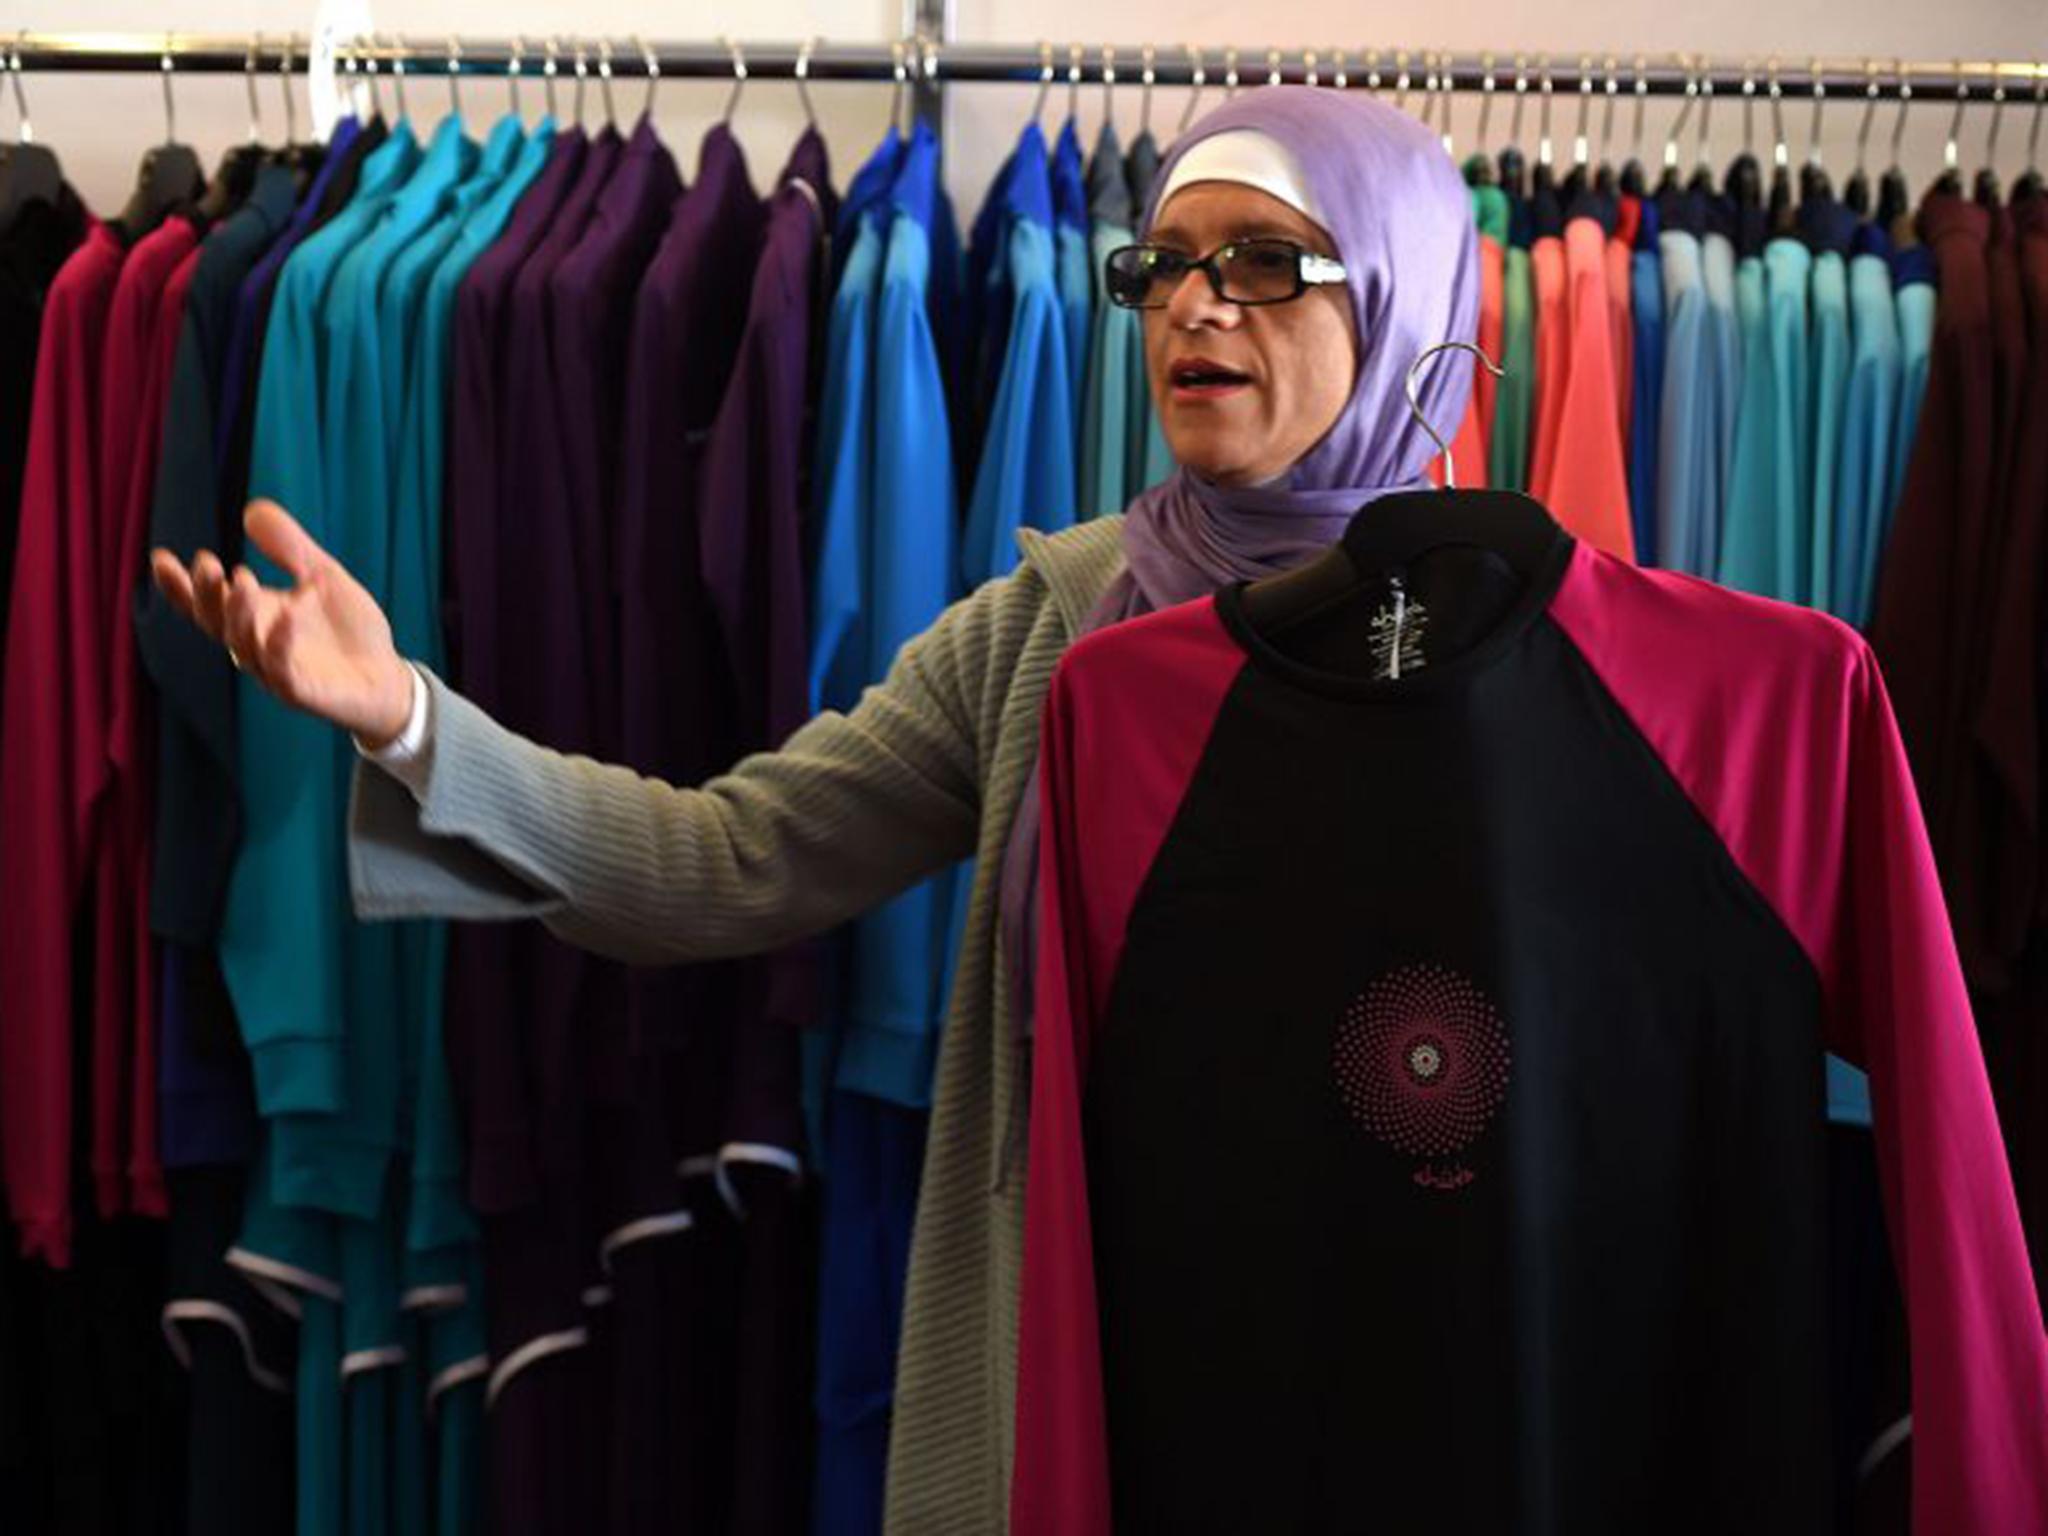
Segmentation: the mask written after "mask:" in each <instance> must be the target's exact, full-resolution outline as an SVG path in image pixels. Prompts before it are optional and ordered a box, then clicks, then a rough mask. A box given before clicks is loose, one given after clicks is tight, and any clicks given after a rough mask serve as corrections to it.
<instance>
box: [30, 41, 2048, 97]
mask: <svg viewBox="0 0 2048 1536" xmlns="http://www.w3.org/2000/svg"><path fill="white" fill-rule="evenodd" d="M250 41H251V39H250V36H249V34H247V33H240V34H234V33H196V32H177V33H170V34H168V35H167V34H164V33H160V32H158V33H143V32H24V33H22V34H21V35H20V42H19V48H20V53H21V65H22V69H23V70H24V71H25V72H28V73H85V74H130V73H155V72H161V70H162V68H163V64H162V61H163V57H164V55H165V53H166V52H168V53H169V54H170V55H171V57H172V59H173V60H174V62H175V68H176V71H177V73H179V74H181V75H200V74H240V73H242V72H244V71H246V70H247V69H248V67H249V58H250ZM743 46H744V48H745V50H746V57H747V72H748V75H749V77H750V78H752V79H756V80H762V79H768V80H775V79H781V80H790V79H794V78H795V77H796V73H797V62H798V60H799V59H800V58H803V57H805V45H804V44H802V43H800V42H793V43H744V44H743ZM1114 46H1115V49H1116V52H1117V53H1118V54H1119V55H1128V56H1136V55H1138V54H1140V53H1141V52H1142V51H1143V50H1142V47H1141V46H1140V45H1136V44H1130V45H1125V44H1117V45H1114ZM1090 47H1091V48H1092V49H1093V50H1094V51H1095V52H1096V54H1097V56H1098V57H1099V55H1100V49H1101V45H1100V44H1091V45H1090ZM352 51H353V52H355V54H356V55H357V57H359V58H360V59H361V60H362V61H363V62H364V64H365V66H368V65H370V64H372V63H373V62H374V63H376V64H378V65H389V64H392V63H396V62H400V61H403V63H404V64H405V68H406V73H408V74H412V75H437V74H446V73H447V72H448V68H449V60H450V57H451V55H450V53H449V50H448V38H447V37H446V36H445V35H441V36H436V37H421V38H417V39H414V38H388V37H387V38H379V39H376V40H373V41H364V42H362V43H361V44H360V45H358V46H356V47H354V48H353V50H352ZM1235 51H1236V52H1239V53H1241V54H1244V55H1247V56H1250V57H1267V56H1269V55H1270V54H1271V52H1272V50H1270V49H1266V48H1243V47H1241V48H1239V49H1237V50H1235ZM1360 51H1363V52H1366V53H1367V54H1368V56H1370V52H1371V51H1370V50H1360ZM634 52H635V53H636V54H640V55H641V57H642V58H643V60H644V58H645V56H646V53H645V52H642V50H641V49H640V48H639V47H638V45H637V44H636V45H634ZM646 52H651V53H652V55H653V57H654V59H655V61H656V63H657V64H658V65H659V67H660V70H661V73H662V75H663V76H664V77H667V78H683V79H690V78H696V79H717V80H730V79H731V78H732V52H731V49H730V48H728V47H727V46H726V45H725V44H723V43H720V42H717V41H715V40H712V39H705V40H702V41H688V42H651V43H649V44H648V45H647V50H646ZM1203 52H1204V54H1205V55H1207V54H1215V55H1218V56H1220V55H1221V54H1222V53H1223V52H1225V50H1223V49H1221V48H1220V47H1217V46H1211V47H1209V48H1206V49H1204V50H1203ZM517 53H518V50H517V49H516V48H515V46H514V43H513V41H512V39H510V38H491V39H486V38H468V37H465V38H462V39H461V53H460V55H459V57H460V69H461V72H462V73H463V74H465V75H504V74H507V73H510V72H511V70H512V65H513V62H514V59H515V58H516V57H517ZM284 54H285V45H284V44H283V43H282V42H277V41H272V40H270V39H267V38H266V39H263V40H262V41H261V42H260V44H259V45H258V47H257V49H256V55H255V56H256V58H257V60H258V63H259V65H268V66H270V67H272V68H276V67H279V66H281V65H282V64H283V63H284ZM301 56H303V55H301ZM910 63H911V66H912V72H913V74H914V75H915V76H916V77H917V83H918V84H919V85H920V86H921V87H923V88H925V89H930V88H932V87H934V86H944V85H947V84H955V83H969V82H972V83H1008V84H1014V85H1036V84H1038V83H1040V81H1041V79H1042V78H1043V75H1042V71H1043V63H1044V61H1043V59H1042V58H1041V57H1040V52H1039V49H1038V48H1037V47H1035V46H1033V45H1028V44H1025V45H1012V44H981V43H947V42H945V41H944V40H943V39H939V38H933V37H930V36H929V35H927V36H926V37H925V38H924V39H923V40H922V42H921V47H920V44H919V42H918V40H915V39H913V47H912V51H911V54H910ZM1313 68H1314V66H1313V65H1311V64H1310V63H1309V61H1308V56H1307V54H1306V53H1305V52H1304V51H1303V50H1301V49H1299V48H1295V49H1287V50H1282V51H1281V53H1280V56H1279V58H1278V60H1277V61H1276V62H1275V63H1273V64H1272V65H1271V67H1270V69H1268V70H1262V71H1260V72H1259V75H1258V79H1259V81H1260V82H1261V83H1264V82H1265V81H1266V80H1267V79H1269V78H1270V76H1271V74H1273V73H1277V74H1278V75H1279V77H1280V79H1281V80H1282V82H1284V83H1286V84H1289V85H1300V84H1305V83H1306V82H1307V77H1308V75H1309V73H1310V71H1311V69H1313ZM1195 69H1196V64H1195V61H1194V59H1193V57H1192V56H1189V55H1186V54H1185V53H1182V54H1176V53H1174V52H1170V51H1167V52H1158V53H1157V54H1156V58H1155V62H1154V65H1153V78H1154V84H1156V85H1160V86H1187V85H1191V84H1193V83H1194V73H1195ZM1437 69H1438V74H1439V88H1440V89H1442V88H1444V82H1443V77H1445V76H1448V80H1449V85H1448V88H1449V89H1450V90H1452V91H1457V92H1462V93H1478V92H1481V91H1484V90H1485V89H1486V88H1487V81H1488V80H1489V79H1490V80H1491V81H1492V82H1493V86H1494V88H1495V89H1502V88H1505V87H1506V86H1508V85H1510V84H1512V83H1513V82H1514V80H1515V70H1514V68H1513V67H1512V66H1507V67H1503V66H1502V65H1501V64H1500V63H1499V62H1498V59H1497V58H1495V59H1493V60H1489V58H1488V56H1487V55H1484V54H1478V53H1469V54H1468V53H1457V54H1445V55H1443V56H1441V57H1440V59H1439V60H1438V65H1437ZM1959 69H1960V74H1959V73H1958V70H1959ZM2043 69H2044V66H2042V65H2040V64H2037V63H2035V62H2033V61H2032V60H2026V61H2021V60H1970V59H1964V60H1960V61H1958V60H1953V59H1945V60H1941V61H1938V62H1914V63H1907V64H1904V65H1903V66H1901V65H1899V64H1897V63H1893V64H1892V65H1890V66H1889V67H1884V68H1880V69H1879V70H1878V71H1877V72H1876V75H1875V79H1876V81H1877V83H1878V85H1879V89H1880V91H1881V92H1882V94H1883V95H1884V96H1886V97H1889V98H1896V97H1897V95H1898V88H1899V83H1900V81H1901V80H1902V79H1907V80H1910V81H1911V82H1912V93H1911V99H1912V100H1914V101H1947V102H1953V101H1955V100H1957V98H1958V97H1959V96H1961V97H1962V98H1963V99H1965V100H1967V99H1969V98H1970V97H1972V96H1975V97H1977V98H1978V99H1980V100H1983V99H1989V97H1990V94H1991V90H1992V88H1993V87H1994V86H1996V85H2000V84H2003V85H2005V86H2006V87H2008V93H2010V91H2012V90H2024V91H2026V92H2027V93H2028V94H2029V95H2031V93H2032V92H2033V89H2034V87H2035V85H2036V83H2037V82H2038V81H2039V80H2041V79H2042V78H2043ZM1372 73H1376V72H1367V71H1359V72H1356V73H1352V74H1349V75H1348V76H1347V79H1346V86H1347V88H1349V89H1352V90H1358V89H1361V88H1367V89H1369V88H1371V80H1372ZM1744 73H1745V71H1744V69H1743V67H1742V64H1741V62H1740V61H1739V60H1732V59H1731V60H1725V61H1724V60H1707V59H1696V60H1694V61H1692V67H1691V68H1690V70H1688V68H1687V67H1686V66H1684V65H1681V64H1678V63H1674V62H1671V61H1668V60H1667V61H1666V62H1664V63H1645V64H1644V66H1643V68H1642V69H1641V70H1640V72H1639V74H1638V81H1639V84H1638V86H1637V89H1638V90H1639V91H1640V92H1641V93H1642V94H1644V95H1651V96H1684V95H1686V94H1687V93H1688V85H1690V89H1691V90H1692V91H1694V92H1698V91H1700V90H1702V89H1703V88H1705V87H1706V86H1707V85H1708V84H1709V83H1711V85H1712V88H1713V89H1714V90H1715V91H1716V92H1717V93H1718V92H1726V93H1729V94H1733V93H1735V92H1736V91H1739V90H1740V89H1741V86H1742V81H1743V77H1744ZM807 74H808V78H809V79H811V80H868V81H877V82H882V83H887V82H889V81H892V80H894V79H895V56H894V54H893V53H892V51H891V45H890V44H888V43H819V44H817V45H816V46H814V47H812V48H811V49H810V50H809V54H808V66H807ZM1547 74H1548V75H1549V77H1550V79H1551V81H1552V88H1553V89H1554V90H1559V91H1576V90H1579V89H1581V88H1582V87H1583V88H1587V89H1591V90H1599V89H1602V88H1603V86H1604V72H1603V70H1602V68H1601V67H1600V66H1597V65H1593V64H1591V63H1585V64H1581V65H1578V66H1577V67H1572V68H1565V67H1561V66H1558V65H1552V66H1550V67H1549V68H1548V70H1547ZM1319 79H1320V80H1321V81H1322V82H1325V83H1327V84H1334V77H1333V76H1332V75H1331V74H1330V73H1329V72H1327V71H1324V72H1321V73H1320V75H1319ZM1872 79H1873V75H1872V73H1871V70H1870V65H1869V61H1868V60H1867V59H1862V58H1856V59H1821V60H1818V61H1815V63H1814V66H1813V67H1812V68H1811V69H1810V70H1809V71H1808V75H1807V88H1808V89H1809V90H1811V89H1813V88H1814V87H1815V86H1816V85H1818V86H1819V88H1820V89H1821V90H1823V91H1825V92H1829V93H1835V92H1839V93H1842V94H1851V93H1860V92H1864V91H1866V90H1867V89H1868V88H1869V86H1870V84H1871V82H1872ZM1588 81H1590V82H1591V84H1590V86H1587V85H1586V82H1588ZM1385 83H1386V82H1385V81H1384V80H1382V82H1381V84H1382V87H1384V85H1385Z"/></svg>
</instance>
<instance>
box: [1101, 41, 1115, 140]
mask: <svg viewBox="0 0 2048 1536" xmlns="http://www.w3.org/2000/svg"><path fill="white" fill-rule="evenodd" d="M1115 118H1116V49H1115V48H1113V47H1111V46H1110V45H1109V44H1108V43H1104V44H1103V45H1102V120H1103V121H1104V122H1105V123H1107V122H1113V121H1114V120H1115Z"/></svg>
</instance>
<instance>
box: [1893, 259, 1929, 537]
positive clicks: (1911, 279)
mask: <svg viewBox="0 0 2048 1536" xmlns="http://www.w3.org/2000/svg"><path fill="white" fill-rule="evenodd" d="M1934 279H1935V265H1934V252H1932V251H1930V250H1929V249H1928V248H1927V247H1926V246H1924V245H1916V246H1911V247H1909V248H1907V249H1905V250H1902V251H1897V252H1894V253H1893V255H1892V302H1893V303H1894V304H1896V305H1897V306H1898V312H1899V424H1898V426H1897V428H1896V429H1895V430H1894V431H1893V433H1892V472H1891V490H1890V494H1888V495H1887V496H1886V497H1885V499H1884V504H1885V516H1886V517H1887V518H1889V517H1890V516H1891V509H1892V508H1893V507H1895V506H1897V505H1898V501H1899V496H1900V494H1901V493H1902V492H1904V490H1905V488H1906V461H1907V459H1908V458H1909V457H1910V456H1911V454H1912V452H1913V434H1914V433H1916V432H1918V431H1919V430H1920V402H1921V401H1922V400H1923V399H1925V398H1926V395H1927V370H1928V367H1929V365H1930V362H1931V360H1932V358H1933V355H1934Z"/></svg>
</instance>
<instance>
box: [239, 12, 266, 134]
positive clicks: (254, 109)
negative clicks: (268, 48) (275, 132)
mask: <svg viewBox="0 0 2048 1536" xmlns="http://www.w3.org/2000/svg"><path fill="white" fill-rule="evenodd" d="M262 48H263V34H262V33H261V32H251V33H250V34H249V52H248V53H247V54H246V55H245V56H244V57H243V59H242V84H243V85H244V86H246V87H247V88H248V92H249V142H250V143H251V144H257V143H261V142H262V139H263V126H262V125H263V109H262V108H261V107H259V106H257V104H256V55H257V54H258V53H259V52H261V51H262Z"/></svg>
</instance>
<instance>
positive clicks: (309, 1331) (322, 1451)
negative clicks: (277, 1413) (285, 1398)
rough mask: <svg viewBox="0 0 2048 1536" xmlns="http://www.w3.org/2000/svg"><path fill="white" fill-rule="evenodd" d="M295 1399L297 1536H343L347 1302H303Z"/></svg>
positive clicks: (320, 1298)
mask: <svg viewBox="0 0 2048 1536" xmlns="http://www.w3.org/2000/svg"><path fill="white" fill-rule="evenodd" d="M293 1396H294V1399H295V1401H294V1408H295V1410H296V1418H297V1428H296V1435H295V1438H296V1441H297V1444H296V1446H295V1452H294V1457H295V1459H294V1461H293V1464H292V1481H293V1485H294V1489H295V1491H296V1493H297V1499H296V1506H297V1517H296V1519H295V1521H294V1523H293V1525H294V1532H295V1536H342V1532H343V1531H344V1529H345V1522H344V1506H345V1503H346V1499H347V1493H346V1487H347V1478H346V1476H345V1474H344V1471H343V1467H342V1444H343V1440H344V1438H345V1427H344V1422H343V1418H342V1410H343V1400H342V1386H341V1304H340V1303H339V1302H335V1301H329V1300H328V1299H327V1298H326V1297H324V1296H305V1297H302V1298H301V1299H300V1301H299V1369H298V1379H297V1382H296V1390H295V1392H294V1394H293Z"/></svg>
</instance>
